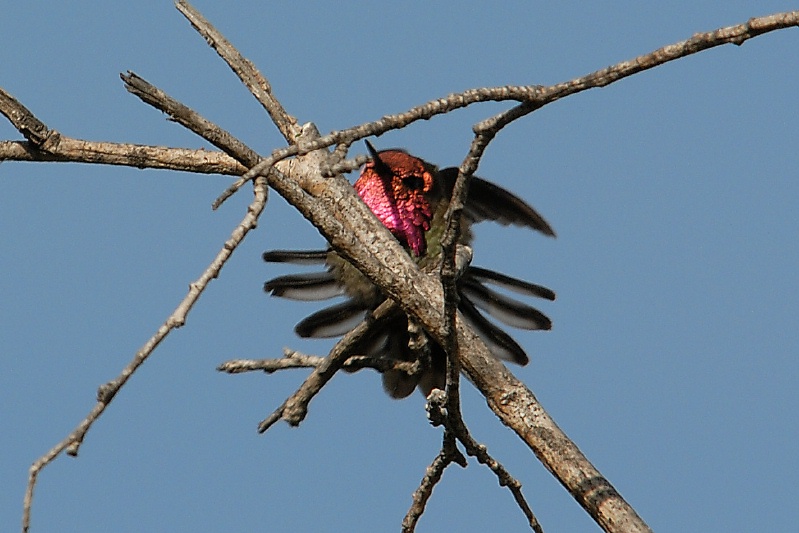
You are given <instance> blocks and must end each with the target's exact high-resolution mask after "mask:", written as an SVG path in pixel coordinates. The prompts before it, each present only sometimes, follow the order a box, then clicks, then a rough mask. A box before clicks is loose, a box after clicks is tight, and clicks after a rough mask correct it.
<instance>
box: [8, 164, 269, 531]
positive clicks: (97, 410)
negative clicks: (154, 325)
mask: <svg viewBox="0 0 799 533" xmlns="http://www.w3.org/2000/svg"><path fill="white" fill-rule="evenodd" d="M266 191H267V187H266V180H265V179H263V178H261V179H258V180H256V181H255V199H254V200H253V202H252V203H251V204H250V206H249V207H248V208H247V214H246V215H245V216H244V218H243V219H242V221H241V222H240V223H239V224H238V225H237V226H236V227H235V228H234V229H233V232H232V233H231V235H230V237H229V238H228V240H227V241H225V244H224V245H223V246H222V248H221V250H219V252H218V253H217V255H216V257H214V259H213V261H211V264H210V265H209V266H208V268H206V269H205V271H204V272H203V273H202V274H201V275H200V277H199V278H197V280H196V281H194V282H193V283H191V284H190V285H189V292H188V293H187V294H186V296H185V297H184V298H183V300H182V301H181V302H180V303H179V304H178V306H177V308H175V310H174V311H173V312H172V314H171V315H169V317H168V318H167V319H166V321H164V323H163V324H161V326H160V327H159V328H158V330H157V331H156V332H155V334H153V336H152V337H150V339H149V340H148V341H147V342H146V343H145V344H144V346H142V347H141V349H140V350H139V351H138V352H137V353H136V355H135V356H134V357H133V360H132V361H131V362H130V363H128V365H127V366H126V367H125V368H124V369H123V370H122V373H120V374H119V376H117V377H116V378H114V379H113V380H111V381H109V382H108V383H106V384H105V385H102V386H101V387H100V388H99V390H98V391H97V403H96V404H95V406H94V407H93V408H92V410H91V411H90V412H89V414H88V415H87V416H86V418H84V419H83V420H82V421H81V422H80V424H78V427H77V428H75V430H74V431H72V433H70V434H69V435H68V436H67V437H66V438H65V439H64V440H62V441H61V442H59V443H58V444H57V445H56V446H55V447H53V448H52V449H51V450H50V451H49V452H47V453H46V454H45V455H43V456H42V457H40V458H39V459H37V460H36V462H34V463H33V465H31V467H30V470H29V472H28V486H27V489H26V491H25V499H24V502H23V514H22V530H23V532H27V531H28V529H29V528H30V515H31V505H32V503H33V489H34V487H35V486H36V480H37V479H38V476H39V473H40V472H41V470H42V469H43V468H44V467H46V466H47V465H48V464H50V463H51V462H52V461H53V460H54V459H55V458H56V457H57V456H58V455H60V454H61V452H63V451H66V453H67V454H69V455H72V456H76V455H78V450H79V449H80V445H81V444H82V443H83V439H84V437H85V436H86V433H87V432H88V431H89V429H91V427H92V425H93V424H94V422H95V421H96V420H97V419H98V418H99V417H100V415H102V414H103V413H104V412H105V409H106V408H107V407H108V405H109V404H110V403H111V401H112V400H113V399H114V396H115V395H116V393H117V392H119V390H120V389H121V388H122V387H123V386H124V385H125V383H126V382H127V381H128V379H130V377H131V376H132V375H133V374H134V372H136V370H137V369H138V368H139V367H140V366H141V365H142V364H144V362H145V361H146V360H147V359H148V358H149V357H150V355H151V354H152V353H153V351H154V350H155V349H156V348H157V347H158V345H159V344H161V341H163V340H164V339H165V338H166V337H167V335H169V333H171V332H172V330H174V329H176V328H179V327H181V326H183V325H184V324H185V323H186V317H187V316H188V314H189V312H190V311H191V309H192V308H193V307H194V304H196V303H197V300H198V299H199V298H200V295H202V293H203V291H204V290H205V288H206V287H207V286H208V284H209V283H210V282H211V280H212V279H215V278H216V277H218V276H219V272H220V271H221V270H222V267H223V266H224V265H225V263H226V262H227V260H228V259H229V258H230V256H231V255H232V254H233V252H234V251H235V250H236V248H237V247H238V245H239V244H240V243H241V242H242V241H243V240H244V237H246V236H247V234H248V233H249V232H250V230H252V229H254V228H255V226H256V225H257V221H258V217H259V216H260V215H261V212H263V210H264V207H265V206H266V199H267V195H266Z"/></svg>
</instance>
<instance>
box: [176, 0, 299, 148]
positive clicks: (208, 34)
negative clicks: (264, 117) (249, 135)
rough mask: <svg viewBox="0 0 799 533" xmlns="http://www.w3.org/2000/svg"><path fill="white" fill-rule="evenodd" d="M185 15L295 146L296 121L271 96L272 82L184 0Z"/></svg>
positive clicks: (179, 5)
mask: <svg viewBox="0 0 799 533" xmlns="http://www.w3.org/2000/svg"><path fill="white" fill-rule="evenodd" d="M175 7H177V8H178V11H180V12H181V13H182V14H183V16H185V17H186V19H188V21H189V22H190V23H191V25H192V26H193V27H194V29H195V30H197V32H198V33H199V34H200V35H201V36H202V37H203V38H204V39H205V41H206V42H207V43H208V45H209V46H211V48H213V49H214V50H216V52H217V53H218V54H219V57H221V58H222V59H223V60H224V61H225V63H227V64H228V66H230V68H231V69H232V70H233V72H235V73H236V76H238V77H239V79H240V80H241V82H242V83H243V84H244V85H245V86H246V87H247V88H248V89H249V90H250V92H251V93H252V95H253V96H254V97H255V99H256V100H258V102H260V103H261V105H262V106H263V108H264V109H265V110H266V112H267V113H268V114H269V116H270V117H271V118H272V122H274V124H275V126H277V129H278V130H280V133H281V134H282V135H283V137H285V139H286V141H288V143H289V144H293V143H294V142H295V139H296V137H297V135H298V134H299V131H298V128H297V119H296V118H294V117H292V116H291V115H289V114H288V112H287V111H286V110H285V109H284V108H283V105H282V104H281V103H280V102H279V101H278V100H277V98H275V97H274V96H273V95H272V86H271V85H270V84H269V81H268V80H267V79H266V78H265V77H264V76H263V75H262V74H261V73H260V72H259V71H258V69H257V68H255V65H253V64H252V62H250V60H248V59H247V58H245V57H244V56H242V55H241V53H240V52H239V51H238V50H237V49H236V48H235V47H234V46H233V45H232V44H230V41H228V40H227V39H226V38H225V36H224V35H222V34H221V33H220V32H219V31H217V29H216V28H214V26H213V25H212V24H211V23H210V22H208V21H207V20H206V19H205V17H203V16H202V14H201V13H200V12H199V11H197V10H196V9H195V8H194V7H193V6H191V5H190V4H189V3H188V2H185V1H184V0H178V1H177V2H175Z"/></svg>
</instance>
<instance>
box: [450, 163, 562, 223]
mask: <svg viewBox="0 0 799 533" xmlns="http://www.w3.org/2000/svg"><path fill="white" fill-rule="evenodd" d="M438 175H439V177H440V178H441V183H442V184H443V186H444V192H445V193H446V194H447V196H451V195H452V189H453V187H454V186H455V180H456V179H457V177H458V169H457V168H455V167H449V168H445V169H442V170H439V171H438ZM466 215H467V216H468V217H469V218H471V219H472V220H473V221H475V222H480V221H482V220H493V221H495V222H499V223H500V224H502V225H504V226H507V225H508V224H513V225H514V226H524V227H528V228H531V229H534V230H536V231H540V232H541V233H543V234H544V235H548V236H550V237H554V236H555V231H554V230H553V229H552V227H551V226H550V225H549V223H548V222H547V221H546V220H544V217H542V216H541V215H540V214H539V213H538V211H536V210H535V209H533V208H532V207H531V206H530V205H529V204H528V203H527V202H525V201H524V200H522V199H521V198H519V197H518V196H516V195H515V194H513V193H511V192H510V191H508V190H506V189H503V188H502V187H500V186H499V185H495V184H493V183H491V182H489V181H486V180H484V179H482V178H478V177H477V176H473V177H472V180H471V181H470V182H469V196H468V198H467V199H466Z"/></svg>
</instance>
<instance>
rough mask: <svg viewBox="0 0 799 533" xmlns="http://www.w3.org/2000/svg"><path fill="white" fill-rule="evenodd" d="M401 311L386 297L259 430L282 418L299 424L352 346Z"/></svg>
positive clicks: (348, 355) (341, 341)
mask: <svg viewBox="0 0 799 533" xmlns="http://www.w3.org/2000/svg"><path fill="white" fill-rule="evenodd" d="M397 311H398V308H397V305H396V304H395V303H394V302H392V301H391V300H386V301H385V302H383V303H382V304H380V305H379V306H378V307H377V309H375V310H374V311H372V312H371V313H369V315H367V317H366V318H365V319H364V320H363V321H362V322H361V323H360V324H358V325H357V326H355V327H354V328H353V329H352V330H350V331H349V332H348V333H347V334H346V335H344V336H343V337H342V338H341V339H340V340H339V341H338V342H337V343H336V345H335V346H334V347H333V349H332V350H330V354H329V355H328V356H327V357H325V358H324V360H323V361H322V362H321V364H319V365H318V366H316V367H315V368H314V370H313V372H311V373H310V374H309V375H308V377H306V378H305V381H303V382H302V385H300V387H299V388H298V389H297V390H296V391H295V392H294V394H292V395H291V396H289V397H288V398H287V399H286V401H285V402H283V405H281V406H280V407H279V408H278V409H276V410H275V411H273V412H272V414H271V415H269V416H268V417H267V418H265V419H264V420H262V421H261V423H260V424H258V432H259V433H263V432H265V431H266V430H267V429H269V428H270V427H271V426H272V425H273V424H274V423H275V422H277V421H278V420H280V419H281V418H282V419H283V420H285V421H286V422H288V423H289V425H291V426H297V425H299V424H300V422H302V421H303V420H304V419H305V415H307V414H308V405H309V404H310V402H311V400H312V399H313V398H314V397H315V396H316V394H317V393H318V392H319V391H320V390H322V387H324V386H325V384H326V383H327V382H328V381H330V379H331V378H332V377H333V376H334V375H335V373H336V372H337V371H338V370H339V369H340V368H341V367H342V366H343V365H344V362H345V361H346V360H347V359H348V358H349V357H350V354H351V353H352V347H353V346H354V345H355V344H356V343H357V342H358V341H360V340H361V339H362V338H363V336H364V335H365V334H366V333H368V331H369V329H370V328H371V327H372V326H374V325H375V323H378V322H381V321H383V320H388V319H390V318H391V317H392V316H394V314H395V313H396V312H397Z"/></svg>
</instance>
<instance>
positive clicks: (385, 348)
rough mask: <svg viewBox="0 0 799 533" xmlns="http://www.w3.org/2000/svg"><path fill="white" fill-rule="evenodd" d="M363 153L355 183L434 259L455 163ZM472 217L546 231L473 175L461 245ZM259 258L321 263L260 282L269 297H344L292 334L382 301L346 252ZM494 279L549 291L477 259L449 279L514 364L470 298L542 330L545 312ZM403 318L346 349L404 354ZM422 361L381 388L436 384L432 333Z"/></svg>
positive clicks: (387, 221)
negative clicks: (365, 160) (305, 271)
mask: <svg viewBox="0 0 799 533" xmlns="http://www.w3.org/2000/svg"><path fill="white" fill-rule="evenodd" d="M368 146H369V148H370V151H371V152H372V156H373V158H372V160H371V161H369V162H368V163H366V165H364V166H363V167H362V169H361V173H360V177H359V178H358V180H357V181H356V182H355V185H354V187H355V190H356V191H357V193H358V194H359V196H360V197H361V198H362V199H363V200H364V202H365V203H366V205H367V206H369V208H370V209H371V210H372V212H373V213H374V214H375V215H376V216H377V218H378V219H379V220H380V221H381V222H382V223H383V225H385V226H386V227H387V228H388V229H389V230H390V231H391V233H392V234H393V235H394V236H395V237H396V238H397V239H398V240H399V241H400V243H402V244H403V246H405V248H406V249H407V250H408V252H409V253H410V254H411V256H412V257H414V258H415V259H416V260H417V261H418V263H419V265H420V267H422V268H423V267H424V266H426V265H428V264H430V263H433V262H435V261H436V260H437V259H438V257H439V256H440V253H441V244H440V239H441V236H442V234H443V231H444V228H445V224H444V213H445V212H446V209H447V206H448V203H449V198H450V197H451V194H452V188H453V186H454V183H455V179H456V178H457V175H458V169H457V168H447V169H443V170H438V169H437V168H436V167H435V166H434V165H431V164H429V163H427V162H425V161H423V160H422V159H419V158H417V157H414V156H412V155H410V154H408V153H407V152H405V151H403V150H385V151H382V152H379V153H378V152H376V151H374V149H373V148H371V145H368ZM482 220H494V221H497V222H499V223H501V224H504V225H507V224H513V225H518V226H524V227H529V228H531V229H534V230H537V231H540V232H542V233H544V234H546V235H550V236H554V232H553V231H552V228H551V227H550V226H549V225H548V224H547V222H546V221H545V220H544V219H543V218H542V217H541V216H540V215H539V214H538V213H537V212H536V211H535V210H534V209H533V208H532V207H530V206H529V205H528V204H526V203H525V202H524V201H523V200H521V199H519V198H518V197H516V196H515V195H513V194H511V193H510V192H508V191H506V190H505V189H502V188H501V187H498V186H496V185H494V184H492V183H490V182H487V181H485V180H482V179H480V178H478V177H473V178H472V181H471V185H470V193H469V196H468V199H467V201H466V205H465V209H464V214H463V219H462V223H461V238H460V242H461V243H462V244H468V243H469V242H470V241H471V238H472V235H471V231H470V225H471V224H472V223H475V222H479V221H482ZM264 260H266V261H268V262H288V263H295V264H306V265H307V264H320V265H321V264H324V265H326V267H327V270H326V271H325V272H315V273H308V274H299V275H288V276H280V277H278V278H275V279H272V280H270V281H268V282H267V283H266V284H265V287H264V288H265V290H266V291H267V292H271V293H272V294H273V295H274V296H281V297H284V298H291V299H298V300H324V299H328V298H333V297H335V296H346V297H347V300H346V301H344V302H342V303H339V304H336V305H334V306H332V307H328V308H325V309H322V310H321V311H318V312H316V313H314V314H312V315H310V316H309V317H307V318H306V319H304V320H303V321H301V322H300V323H299V324H297V327H296V332H297V334H298V335H300V336H301V337H335V336H340V335H343V334H344V333H346V332H347V331H349V330H350V329H351V328H352V327H354V326H355V325H357V323H358V322H359V321H360V320H361V319H362V318H363V316H364V315H365V313H366V312H368V311H371V310H374V309H375V308H376V307H377V306H378V305H380V304H381V303H382V302H383V301H384V300H385V296H384V295H383V294H382V291H380V289H379V288H378V287H377V286H376V285H374V284H373V283H372V282H370V281H369V280H368V279H367V278H366V277H365V276H363V274H361V273H360V272H359V271H358V270H357V269H356V268H355V267H353V266H352V265H350V264H349V263H348V262H347V261H345V260H344V259H342V258H341V257H339V256H338V255H337V254H336V253H335V252H333V251H330V250H319V251H299V252H298V251H271V252H266V253H264ZM485 283H490V284H493V285H498V286H500V287H503V288H505V289H507V290H511V291H515V292H518V293H521V294H525V295H528V296H537V297H542V298H546V299H554V298H555V295H554V293H553V292H552V291H551V290H549V289H546V288H545V287H541V286H539V285H535V284H532V283H528V282H525V281H522V280H518V279H515V278H511V277H509V276H505V275H503V274H499V273H497V272H493V271H490V270H485V269H481V268H477V267H471V266H469V267H467V268H466V270H465V272H464V273H463V275H462V276H461V278H460V279H459V280H458V289H459V294H460V304H459V311H460V312H461V313H462V315H463V316H464V318H466V320H467V321H469V322H470V323H471V325H472V326H473V327H474V328H475V330H476V331H477V332H478V334H480V336H481V337H482V338H483V340H484V341H485V342H486V343H487V345H488V346H489V348H490V349H491V351H492V353H493V354H494V355H495V356H496V357H498V358H500V359H505V360H510V361H514V362H516V363H518V364H526V363H527V362H528V358H527V355H526V354H525V353H524V350H522V348H521V347H520V346H519V345H518V344H517V343H516V342H515V341H514V340H513V339H512V338H511V337H510V336H509V335H508V334H507V333H505V332H504V331H502V330H501V329H500V328H498V327H497V326H496V325H494V324H493V323H491V322H489V321H488V320H487V319H486V318H485V317H484V316H483V315H482V314H481V313H480V311H478V309H477V307H479V308H481V309H482V310H484V311H486V312H488V313H489V314H491V315H492V316H494V317H495V318H497V319H499V320H501V321H502V322H504V323H506V324H508V325H512V326H515V327H520V328H523V329H550V328H551V322H550V320H549V319H548V318H547V317H546V316H545V315H543V314H542V313H541V312H540V311H538V310H536V309H534V308H532V307H530V306H528V305H526V304H524V303H522V302H519V301H517V300H514V299H512V298H509V297H507V296H505V295H502V294H500V293H497V292H495V291H493V290H492V289H490V288H488V287H486V286H485ZM409 341H410V335H409V333H408V319H407V317H406V316H405V315H404V314H403V313H396V314H395V315H394V316H392V317H391V318H390V319H389V320H387V321H384V322H382V323H380V324H378V325H375V327H373V328H372V330H370V332H369V334H367V335H366V336H365V337H364V338H363V340H362V341H361V342H360V343H359V344H358V345H357V346H356V347H355V350H354V351H353V353H354V354H356V353H357V354H364V355H371V356H374V357H388V358H391V359H395V360H401V361H414V360H416V359H417V357H418V353H416V352H415V350H414V349H412V348H410V347H409V346H408V343H409ZM428 347H429V352H428V353H429V357H428V358H426V359H428V364H429V366H428V368H424V369H423V370H422V371H421V372H420V373H418V374H416V375H409V374H408V373H406V372H404V371H402V370H389V371H387V372H384V373H383V384H384V387H385V389H386V391H387V392H388V393H389V394H390V395H391V396H392V397H395V398H402V397H405V396H407V395H409V394H410V393H411V392H412V391H413V389H414V388H416V386H417V385H418V386H419V388H420V390H421V391H422V392H423V393H424V394H425V395H426V394H428V393H429V392H430V390H431V389H432V388H434V387H435V388H443V387H444V377H445V369H446V356H445V354H444V351H443V349H442V348H441V347H440V346H438V344H436V343H435V342H433V341H430V342H429V343H428Z"/></svg>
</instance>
